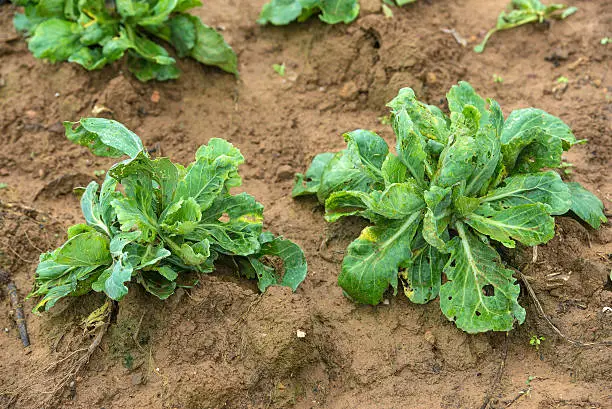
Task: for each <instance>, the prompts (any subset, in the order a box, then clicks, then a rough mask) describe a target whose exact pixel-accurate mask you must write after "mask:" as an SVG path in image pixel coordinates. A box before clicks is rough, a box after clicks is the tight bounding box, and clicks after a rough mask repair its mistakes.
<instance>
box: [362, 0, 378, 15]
mask: <svg viewBox="0 0 612 409" xmlns="http://www.w3.org/2000/svg"><path fill="white" fill-rule="evenodd" d="M381 4H382V3H381V1H380V0H361V1H360V2H359V7H360V8H359V14H360V15H362V16H367V15H368V14H374V13H379V12H380V8H381Z"/></svg>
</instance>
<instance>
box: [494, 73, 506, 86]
mask: <svg viewBox="0 0 612 409" xmlns="http://www.w3.org/2000/svg"><path fill="white" fill-rule="evenodd" d="M493 82H495V83H496V84H501V83H503V82H504V79H503V78H502V76H501V75H497V74H493Z"/></svg>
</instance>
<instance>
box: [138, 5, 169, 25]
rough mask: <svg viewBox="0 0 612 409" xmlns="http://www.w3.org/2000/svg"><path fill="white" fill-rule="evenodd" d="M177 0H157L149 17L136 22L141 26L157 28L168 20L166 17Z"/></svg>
mask: <svg viewBox="0 0 612 409" xmlns="http://www.w3.org/2000/svg"><path fill="white" fill-rule="evenodd" d="M177 4H178V0H158V1H156V2H155V6H154V7H153V9H152V10H151V13H150V15H149V16H147V17H144V18H141V19H139V20H138V25H141V26H157V25H159V24H161V23H163V22H164V21H166V20H167V19H168V16H169V15H170V13H172V11H173V10H174V8H175V7H176V6H177Z"/></svg>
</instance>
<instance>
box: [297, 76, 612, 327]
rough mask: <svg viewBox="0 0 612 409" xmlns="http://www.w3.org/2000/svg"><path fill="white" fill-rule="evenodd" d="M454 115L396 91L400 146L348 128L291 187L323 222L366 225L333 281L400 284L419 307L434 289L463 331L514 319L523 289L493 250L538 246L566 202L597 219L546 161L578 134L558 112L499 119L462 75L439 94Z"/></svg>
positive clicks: (355, 294)
mask: <svg viewBox="0 0 612 409" xmlns="http://www.w3.org/2000/svg"><path fill="white" fill-rule="evenodd" d="M447 100H448V106H449V109H450V115H449V116H447V115H445V114H443V113H442V111H441V110H440V109H438V108H437V107H435V106H431V105H427V104H424V103H422V102H420V101H418V100H417V99H416V97H415V94H414V92H413V90H412V89H410V88H404V89H402V90H401V91H400V92H399V94H398V96H397V97H396V98H395V99H393V100H392V101H391V102H390V103H389V104H388V106H389V107H390V108H391V111H392V117H393V121H392V124H393V130H394V132H395V135H396V138H397V144H396V153H393V152H390V150H389V147H388V146H387V143H386V142H385V141H384V140H383V139H382V138H381V137H380V136H378V135H376V134H375V133H373V132H370V131H366V130H356V131H353V132H349V133H347V134H345V135H344V138H345V140H346V142H347V148H346V149H344V150H343V151H341V152H338V153H323V154H320V155H317V156H316V157H315V158H314V160H313V162H312V165H311V166H310V168H309V169H308V171H307V172H306V174H305V175H301V174H298V175H297V176H296V185H295V187H294V189H293V196H294V197H295V196H303V195H316V196H317V198H318V199H319V201H320V202H321V203H324V204H325V219H326V220H327V221H330V222H333V221H336V220H338V219H339V218H341V217H344V216H352V215H354V216H361V217H364V218H366V219H368V220H369V221H370V222H371V225H370V226H369V227H366V228H365V229H364V230H363V232H362V233H361V235H360V236H359V237H358V238H357V239H356V240H355V241H354V242H353V243H351V244H350V245H349V246H348V248H347V251H346V254H345V257H344V260H343V263H342V271H341V273H340V276H339V278H338V282H339V284H340V286H341V287H342V288H343V289H344V291H345V293H346V294H347V295H348V296H349V297H350V298H352V299H353V300H355V301H357V302H360V303H366V304H378V303H379V302H380V301H381V300H382V299H383V294H384V293H385V292H386V291H387V289H388V288H389V286H391V287H392V288H393V290H394V292H397V289H398V286H399V284H400V283H401V284H402V286H403V289H404V293H405V294H406V296H407V297H408V298H409V299H410V300H411V301H413V302H415V303H419V304H423V303H427V302H429V301H431V300H433V299H435V298H437V297H439V298H440V307H441V309H442V312H443V313H444V315H445V316H446V317H447V318H448V319H449V320H451V321H454V322H455V323H456V325H457V327H459V328H461V329H462V330H464V331H466V332H470V333H476V332H484V331H489V330H494V331H508V330H510V329H511V328H512V327H513V324H514V323H515V322H518V323H522V322H523V321H524V319H525V310H524V309H523V307H521V306H520V305H519V303H518V301H517V299H518V296H519V292H520V288H519V285H518V284H517V283H516V280H515V278H514V277H513V270H512V269H510V268H508V267H507V266H505V265H504V263H503V261H502V259H501V258H500V255H499V252H498V248H499V246H505V247H509V248H513V247H515V246H516V242H517V241H518V242H520V243H522V244H524V245H526V246H535V245H538V244H541V243H546V242H547V241H549V240H550V239H551V238H552V237H553V236H554V232H555V220H554V218H553V216H556V215H563V214H566V213H568V212H569V211H572V212H574V213H575V214H576V215H577V216H578V217H579V218H581V219H582V220H584V221H586V222H587V223H589V224H590V225H591V226H593V227H594V228H598V227H599V226H600V224H601V223H603V222H606V218H605V216H604V214H603V205H602V203H601V201H600V200H599V199H598V198H597V197H596V196H594V195H593V194H592V193H590V192H589V191H587V190H586V189H584V188H583V187H582V186H581V185H579V184H578V183H574V182H571V183H566V182H564V181H563V180H561V177H560V176H559V174H558V173H557V172H556V171H555V170H554V169H555V168H559V167H560V166H561V155H562V154H563V152H564V151H566V150H568V149H569V148H570V147H571V146H573V145H575V144H577V143H579V141H577V140H576V138H575V136H574V134H573V133H572V131H571V130H570V128H569V127H568V126H567V125H566V124H565V123H563V122H562V121H561V120H560V119H559V118H556V117H554V116H552V115H550V114H547V113H546V112H544V111H541V110H539V109H534V108H526V109H519V110H516V111H513V112H512V113H511V114H510V116H508V118H507V119H504V116H503V114H502V110H501V108H500V106H499V104H498V103H497V102H495V101H494V100H492V99H489V100H487V101H486V102H485V100H484V99H482V98H481V97H480V96H479V95H478V94H476V93H475V92H474V89H473V88H472V87H471V86H470V85H469V84H468V83H466V82H460V83H459V84H458V85H455V86H453V87H452V88H451V90H450V91H449V93H448V94H447Z"/></svg>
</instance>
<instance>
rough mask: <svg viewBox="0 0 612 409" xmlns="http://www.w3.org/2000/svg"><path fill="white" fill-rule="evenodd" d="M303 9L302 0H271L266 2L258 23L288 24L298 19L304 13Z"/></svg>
mask: <svg viewBox="0 0 612 409" xmlns="http://www.w3.org/2000/svg"><path fill="white" fill-rule="evenodd" d="M302 9H303V6H302V4H301V1H300V0H271V1H270V2H269V3H266V4H264V6H263V8H262V9H261V13H260V14H259V19H258V20H257V23H258V24H268V23H270V24H274V25H275V26H282V25H286V24H289V23H291V22H292V21H294V20H296V19H297V18H298V17H299V16H300V15H301V14H302Z"/></svg>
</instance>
